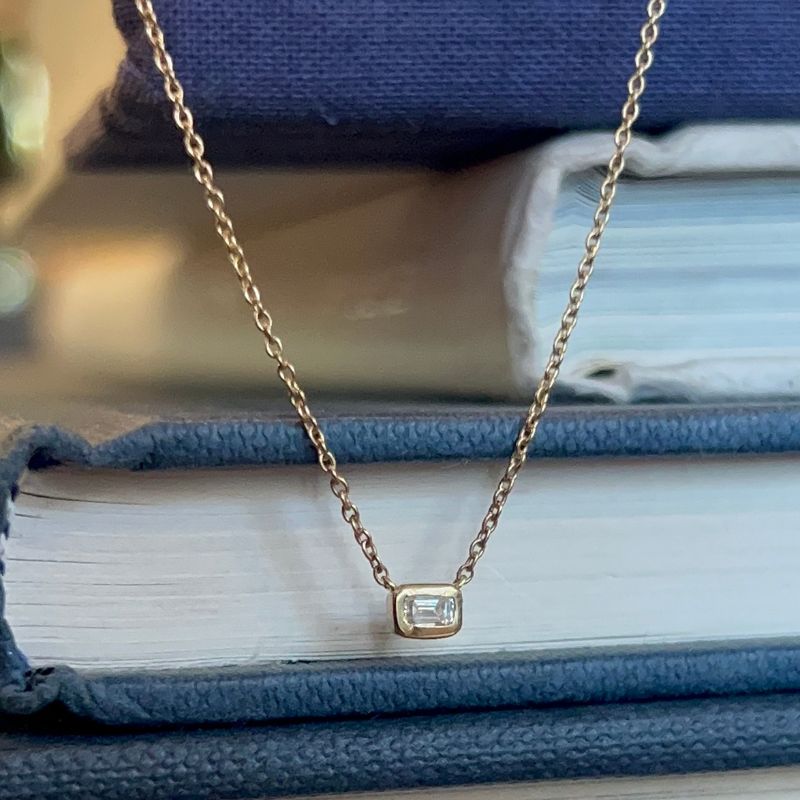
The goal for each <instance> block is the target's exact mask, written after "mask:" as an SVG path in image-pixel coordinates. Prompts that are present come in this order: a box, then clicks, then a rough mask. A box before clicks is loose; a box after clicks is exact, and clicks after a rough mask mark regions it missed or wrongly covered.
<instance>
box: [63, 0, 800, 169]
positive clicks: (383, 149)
mask: <svg viewBox="0 0 800 800" xmlns="http://www.w3.org/2000/svg"><path fill="white" fill-rule="evenodd" d="M155 7H156V11H157V13H158V15H159V18H160V20H161V22H162V24H163V27H164V29H165V31H166V39H167V44H168V46H169V49H170V51H171V53H172V55H173V57H174V61H175V65H176V68H177V70H178V74H179V77H180V79H181V80H182V81H183V83H184V85H185V87H186V92H187V99H188V102H189V104H190V106H191V107H192V110H193V111H194V112H196V115H197V118H198V121H199V124H200V129H201V131H202V133H203V136H204V137H205V138H206V140H207V143H208V145H209V152H211V153H212V154H213V155H214V160H215V162H216V163H220V164H221V163H238V164H241V163H248V164H281V163H282V164H298V163H318V164H319V163H324V164H329V163H331V162H340V163H341V162H367V163H398V162H403V163H413V164H428V165H435V166H448V165H453V164H454V163H458V164H460V163H465V162H468V161H475V160H478V159H480V158H485V157H489V156H494V155H497V154H499V153H503V152H509V151H511V150H516V149H520V148H523V147H526V146H529V145H530V144H532V143H534V142H536V141H538V140H541V139H542V138H543V137H545V136H549V135H552V134H553V133H556V132H560V131H565V130H577V129H592V128H613V127H615V126H616V123H617V118H618V114H619V107H620V104H621V102H622V99H623V94H624V91H623V90H624V86H625V81H626V80H627V76H628V74H629V72H630V68H631V66H632V59H633V55H634V52H635V50H636V46H637V43H638V37H639V28H640V26H641V25H642V24H643V22H644V19H645V2H644V0H584V1H583V2H580V3H577V2H573V1H572V0H538V1H537V2H535V3H531V2H528V0H506V1H505V2H503V3H494V4H492V3H485V2H482V1H481V0H437V2H435V3H431V2H430V0H406V2H405V3H404V4H403V9H402V13H398V11H397V7H396V6H395V5H393V4H391V3H385V2H364V0H346V2H337V3H328V4H326V3H302V2H301V3H297V2H294V1H293V0H275V1H274V2H270V3H263V2H259V0H156V2H155ZM114 11H115V14H116V17H117V22H118V25H119V28H120V30H121V31H122V33H123V36H124V37H125V39H126V42H127V44H128V55H127V58H126V59H125V61H124V63H123V64H122V66H121V68H120V71H119V75H118V80H117V84H116V86H115V88H114V89H113V91H112V92H111V93H110V94H108V95H107V96H106V97H105V98H104V99H103V102H102V104H101V107H100V114H99V121H98V120H95V123H96V124H97V123H98V122H99V124H97V127H96V128H95V129H93V130H87V129H86V128H84V129H83V131H82V132H79V135H78V136H77V137H76V141H75V142H74V143H73V145H72V149H73V151H74V152H75V153H76V158H77V160H78V161H80V162H82V163H83V164H84V165H87V166H88V165H93V166H103V165H110V164H120V163H129V164H131V163H137V164H141V163H144V162H151V163H152V162H159V161H171V162H178V163H182V160H183V153H182V150H181V147H180V142H179V137H178V136H177V135H175V132H174V131H173V130H170V125H169V114H168V109H167V107H166V106H165V104H164V100H163V94H162V88H161V85H160V80H159V78H158V76H157V75H156V73H155V71H154V69H153V67H152V64H151V57H150V52H149V48H148V45H147V42H146V40H145V38H144V35H143V33H142V28H141V23H140V21H139V19H138V17H137V15H136V11H135V8H134V4H133V2H132V0H114ZM799 29H800V5H799V4H797V3H795V2H789V1H787V0H760V2H758V3H754V2H752V0H728V2H727V3H726V4H725V10H724V13H722V12H721V9H720V4H719V2H717V0H691V2H676V3H673V4H672V5H670V7H669V10H668V12H667V14H666V17H665V19H664V23H663V26H662V34H661V37H660V39H659V42H658V45H657V47H656V60H655V65H654V67H653V69H652V72H651V74H650V75H649V76H648V92H647V96H646V98H645V101H644V113H643V114H642V118H641V120H640V122H639V123H638V126H639V127H640V128H641V130H650V131H661V130H664V129H666V128H670V127H673V126H675V125H681V124H686V123H688V122H702V121H719V120H728V119H781V118H783V119H792V118H797V117H800V95H798V92H797V91H796V87H797V86H798V85H799V84H800V65H799V64H798V62H797V59H796V58H794V51H795V37H796V31H797V30H799ZM159 123H161V124H159Z"/></svg>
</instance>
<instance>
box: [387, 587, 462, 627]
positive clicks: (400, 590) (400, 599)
mask: <svg viewBox="0 0 800 800" xmlns="http://www.w3.org/2000/svg"><path fill="white" fill-rule="evenodd" d="M391 604H392V615H393V618H394V629H395V633H398V634H400V635H401V636H406V637H408V638H410V639H442V638H444V637H446V636H452V635H453V634H455V633H458V631H459V629H460V628H461V591H460V590H459V589H457V588H456V587H455V586H453V585H452V584H449V583H445V584H405V585H403V586H398V587H396V588H395V590H394V591H393V592H392V597H391Z"/></svg>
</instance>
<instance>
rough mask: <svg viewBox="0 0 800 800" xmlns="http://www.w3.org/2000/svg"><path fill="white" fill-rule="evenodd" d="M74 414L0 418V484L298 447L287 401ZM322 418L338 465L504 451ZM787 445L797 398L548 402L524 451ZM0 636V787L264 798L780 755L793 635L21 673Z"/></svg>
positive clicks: (791, 740)
mask: <svg viewBox="0 0 800 800" xmlns="http://www.w3.org/2000/svg"><path fill="white" fill-rule="evenodd" d="M83 416H84V423H83V424H77V423H75V422H74V421H71V422H68V423H67V424H65V422H64V418H60V420H59V419H53V424H41V423H40V424H29V423H26V422H24V421H21V420H7V421H4V423H3V428H4V430H5V439H4V445H3V453H2V459H1V460H0V493H2V495H3V497H4V499H5V500H8V499H10V498H11V497H12V495H13V493H14V492H15V486H16V484H17V482H18V481H19V479H20V477H21V475H22V472H23V470H25V469H26V468H30V469H47V468H48V467H49V466H51V465H54V464H62V463H63V464H73V465H76V466H94V467H99V466H102V467H109V468H118V469H127V470H130V469H151V470H158V469H164V468H187V469H189V468H194V467H211V466H232V465H241V464H274V463H283V464H294V463H305V462H311V461H313V451H312V450H311V448H310V447H309V445H308V443H307V442H306V441H305V439H304V437H303V434H302V431H301V430H300V428H299V426H298V425H297V424H296V422H295V421H294V420H293V419H292V418H291V417H290V416H289V415H285V416H277V417H276V416H273V415H269V414H260V415H259V414H232V415H221V414H219V415H213V414H208V415H204V416H197V415H196V416H194V417H191V418H186V417H183V418H181V417H177V416H176V417H173V418H164V417H163V416H154V417H153V418H152V419H147V418H144V417H143V416H142V415H136V416H135V417H128V416H126V415H122V414H115V415H110V416H108V417H106V418H105V420H104V418H103V415H101V414H87V413H86V411H85V410H84V412H83ZM321 418H322V420H323V425H324V428H325V430H326V434H327V435H328V437H329V440H330V442H331V444H332V446H333V447H334V449H335V450H336V451H337V453H339V455H340V459H341V461H342V462H370V461H398V460H421V459H437V460H438V459H472V458H496V457H503V456H504V455H505V454H506V453H507V451H508V447H509V442H510V441H511V440H512V435H513V432H514V430H515V428H516V426H517V425H518V423H519V411H518V410H515V409H503V408H500V409H498V408H484V409H481V408H472V409H466V410H462V411H447V410H442V409H435V408H434V409H431V410H428V411H420V412H414V411H406V412H404V413H390V412H376V413H361V414H357V415H341V414H329V415H324V416H322V415H321ZM86 419H91V422H90V423H89V424H86V422H85V420H86ZM56 423H58V424H56ZM798 450H800V407H799V406H797V405H796V404H794V405H786V404H783V405H774V406H759V407H740V406H728V407H717V408H702V407H681V406H662V407H651V408H644V407H643V408H629V409H614V408H597V407H591V408H590V407H585V408H558V407H556V408H554V409H552V413H551V414H549V416H548V418H547V419H546V421H545V422H544V423H543V426H542V430H541V437H540V438H539V439H538V440H537V443H536V453H535V455H536V456H538V457H541V456H551V457H575V458H577V457H584V456H591V455H607V456H613V455H615V454H618V455H629V456H630V455H659V456H666V455H671V454H697V455H705V454H723V453H724V454H739V453H741V454H752V453H788V452H793V451H794V452H796V451H798ZM7 524H8V520H6V521H5V523H4V525H5V526H6V531H7ZM0 641H1V643H2V650H0V709H1V710H2V717H1V718H2V722H3V733H2V734H0V798H2V799H3V800H5V799H6V798H8V799H9V800H10V798H37V800H48V799H49V798H61V799H62V800H63V798H76V799H77V798H87V797H92V798H103V800H105V799H106V798H108V800H111V799H112V798H114V799H115V800H122V798H145V797H146V798H172V797H191V798H208V800H211V799H212V798H217V799H218V798H250V797H279V796H286V795H290V794H312V793H322V792H334V791H350V790H364V791H366V790H378V789H390V788H401V787H420V786H433V785H442V786H444V785H454V784H468V783H477V782H494V781H517V780H534V779H543V778H557V777H578V776H581V777H586V776H602V775H642V774H660V773H675V772H691V771H704V770H724V769H739V768H745V767H761V766H774V765H784V764H797V763H800V694H799V693H800V645H798V643H797V642H796V641H758V642H736V643H728V644H713V645H712V644H708V645H697V644H696V645H692V646H686V645H681V646H677V645H674V646H658V647H650V648H617V649H596V648H591V649H582V650H566V651H565V650H559V651H544V652H542V651H539V652H537V653H513V654H495V655H493V654H481V655H473V656H463V655H462V656H451V657H423V658H412V659H409V658H383V659H367V660H363V659H362V660H356V661H325V662H294V663H270V664H264V665H261V666H249V667H230V668H224V669H217V670H201V669H197V670H175V669H173V670H160V671H148V672H146V673H144V672H135V671H132V672H131V671H129V672H124V671H123V672H118V671H115V672H97V671H94V672H82V671H80V670H76V669H73V668H71V667H70V666H69V665H59V664H53V665H45V666H40V667H37V668H32V667H31V666H30V665H29V664H28V661H27V659H26V657H25V655H24V653H23V652H21V651H20V649H19V648H18V647H17V646H16V644H15V642H14V638H13V633H12V631H11V629H10V627H9V626H8V624H7V623H5V622H3V623H2V627H0Z"/></svg>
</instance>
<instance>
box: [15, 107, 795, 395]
mask: <svg viewBox="0 0 800 800" xmlns="http://www.w3.org/2000/svg"><path fill="white" fill-rule="evenodd" d="M610 143H611V138H610V134H602V133H592V134H581V135H572V136H567V137H564V138H561V139H557V140H554V141H552V142H550V143H548V144H546V145H543V146H542V147H540V148H538V149H534V150H532V151H530V152H529V153H526V154H522V155H518V156H513V157H509V158H506V159H501V160H499V161H497V162H495V163H492V164H487V165H484V166H481V167H476V168H473V169H470V170H466V171H463V172H460V173H458V174H448V175H438V176H437V175H434V174H429V175H424V174H419V173H409V174H406V175H403V174H400V173H396V174H392V173H388V172H387V173H385V174H378V175H374V176H369V177H370V178H371V181H369V180H367V179H366V177H365V179H364V181H363V182H359V180H358V177H357V176H355V175H341V176H339V177H338V178H336V179H334V178H332V177H331V176H329V175H328V173H325V172H321V173H314V174H308V175H305V176H304V180H303V181H300V182H298V183H297V184H294V183H291V182H287V181H286V179H285V176H283V177H282V176H280V175H277V176H269V175H266V176H253V175H250V176H247V177H246V178H245V177H243V176H238V177H236V178H235V179H232V184H231V185H232V187H233V188H232V192H231V194H232V196H233V197H238V198H239V200H240V201H241V199H242V197H244V198H245V200H246V201H247V202H245V205H244V206H243V208H246V209H247V213H245V214H244V219H243V224H242V230H241V231H240V235H241V237H242V239H243V241H244V242H245V245H246V247H247V250H248V253H249V257H250V261H251V263H252V264H253V269H254V271H255V274H256V276H257V278H258V280H259V281H260V283H261V284H262V286H263V290H264V292H265V293H266V296H267V297H268V300H269V303H268V304H269V306H270V308H271V310H272V311H273V314H274V316H275V320H276V327H277V329H278V330H279V331H280V333H281V336H282V337H283V339H284V340H285V341H286V342H287V347H289V348H290V351H291V354H292V357H293V359H294V360H295V361H296V362H297V363H298V364H299V365H300V366H301V367H302V369H303V376H304V380H305V381H306V383H307V384H308V385H309V386H310V387H313V388H314V390H315V391H317V392H320V391H328V392H337V393H341V394H345V395H349V396H361V395H363V394H365V393H368V394H371V395H384V396H386V395H396V394H398V393H400V394H404V395H406V396H439V397H441V396H446V397H449V398H454V399H459V398H495V399H509V398H511V399H516V400H520V399H522V398H527V397H529V396H530V394H531V392H532V391H533V388H534V387H535V385H536V382H537V380H538V378H539V376H540V374H541V370H542V368H543V363H544V360H545V358H546V355H547V353H548V352H549V347H550V343H551V341H552V336H553V335H554V332H555V330H556V327H557V323H558V319H559V316H560V314H561V313H562V311H563V306H564V303H565V302H566V295H567V288H568V286H569V284H570V281H571V280H572V279H573V277H574V274H575V269H576V264H577V262H578V260H579V258H580V255H581V248H582V243H583V239H584V236H585V231H587V230H588V229H589V227H590V224H591V216H592V213H593V205H594V202H595V197H596V195H597V192H598V185H599V181H600V173H599V171H598V168H599V166H600V165H601V164H602V163H603V162H604V161H605V160H606V159H607V157H608V154H609V152H610ZM798 152H800V126H797V125H796V124H791V123H787V124H783V125H780V124H772V125H766V124H765V125H746V124H738V125H734V124H731V125H723V126H705V127H693V128H687V129H685V130H682V131H680V132H676V133H673V134H670V135H668V136H664V137H659V138H655V139H645V138H637V139H634V141H633V143H632V145H631V149H630V152H629V158H628V165H629V171H628V172H627V177H625V178H623V181H622V183H621V185H620V188H619V191H618V194H617V199H616V204H615V208H614V222H613V225H610V226H609V229H608V231H607V235H606V238H605V240H604V244H603V250H602V252H601V254H600V257H599V260H598V263H597V269H596V271H595V274H594V276H593V278H592V285H591V287H590V291H589V293H588V295H587V298H586V313H585V314H584V315H582V317H581V322H580V324H579V325H578V327H577V329H576V331H575V335H574V338H573V339H572V341H571V344H570V357H569V359H568V360H567V361H566V363H565V365H564V369H563V371H562V375H561V379H560V383H559V387H560V391H561V392H562V395H563V396H571V397H578V398H591V399H601V400H603V401H606V402H609V401H610V402H637V401H642V400H648V401H662V400H667V401H690V402H710V403H717V402H733V401H746V400H749V401H762V400H765V401H768V400H774V399H779V398H788V399H791V398H796V397H797V386H798V385H800V383H798V375H799V373H798V370H800V366H799V364H800V358H799V356H800V338H799V337H800V320H799V319H798V312H797V309H796V308H795V307H794V306H793V305H792V303H791V302H790V299H789V298H791V297H792V296H794V294H795V293H796V291H795V289H800V287H797V286H796V285H795V284H796V283H797V281H799V280H800V277H798V272H797V270H796V269H794V261H793V258H794V255H793V254H794V252H795V251H796V248H797V245H798V244H800V221H799V220H800V161H798V158H797V153H798ZM223 185H224V186H225V184H223ZM295 185H296V186H297V188H296V189H295V191H294V195H293V199H292V198H291V197H290V200H291V202H290V208H289V209H288V210H285V211H284V212H283V216H282V217H281V216H280V215H278V217H277V218H276V207H275V204H274V203H273V201H271V200H269V199H268V198H267V199H262V200H260V201H259V199H258V197H259V194H260V192H261V190H260V189H259V187H260V186H263V187H265V188H266V189H269V187H271V186H272V187H274V190H275V191H277V192H279V193H281V192H282V193H283V195H291V193H290V192H289V191H288V188H287V187H289V186H295ZM178 187H181V188H178ZM195 190H196V187H195V186H193V185H192V182H191V179H190V177H189V176H188V175H183V174H171V175H166V176H165V175H162V176H154V175H139V176H136V177H132V178H129V177H128V176H127V175H90V176H86V175H84V176H72V177H70V179H69V180H68V181H66V182H65V184H64V185H63V187H62V188H61V190H59V191H58V192H55V193H54V194H53V195H52V196H51V197H50V199H49V200H48V202H47V203H46V204H44V205H43V206H42V207H41V208H40V209H39V211H38V213H37V215H34V217H33V218H31V220H30V221H29V226H28V229H27V233H26V241H27V242H28V243H29V248H30V250H31V253H32V255H33V257H34V259H35V261H36V262H37V263H38V264H39V265H40V268H41V271H42V273H43V275H44V276H45V291H44V292H42V296H41V298H40V300H39V313H40V314H41V317H42V319H45V320H46V321H47V325H46V326H42V328H41V330H46V331H48V333H47V334H46V335H43V336H42V342H41V346H42V349H43V350H44V351H45V352H47V353H49V354H50V356H51V357H52V358H53V359H54V360H56V361H68V362H69V363H71V364H73V365H75V369H82V370H83V371H86V372H89V373H90V374H95V375H96V374H98V373H99V374H102V375H103V376H105V377H106V378H107V379H112V378H114V377H115V376H116V377H119V374H120V373H124V378H125V380H127V381H131V380H132V379H138V380H139V381H140V382H142V383H145V382H149V381H152V380H164V379H166V378H169V380H172V381H174V382H176V383H177V382H181V381H182V382H184V383H186V382H192V383H194V384H197V385H216V386H220V385H224V386H228V385H231V384H233V385H236V386H237V387H239V388H240V389H247V388H252V387H254V386H258V387H261V386H262V385H263V381H264V378H263V372H262V370H261V369H259V368H258V367H257V365H258V363H259V359H260V358H263V356H262V354H261V349H260V344H259V341H258V337H257V336H255V335H254V334H253V331H252V328H251V325H250V321H249V318H248V316H247V314H245V313H243V312H242V308H241V299H240V298H239V296H238V295H237V292H236V286H235V282H234V281H233V279H232V278H231V275H230V274H229V270H228V269H227V268H226V264H225V261H224V256H223V253H222V249H221V247H220V246H219V243H218V242H217V241H216V240H215V238H214V236H213V232H212V231H211V230H210V228H209V222H208V219H207V214H206V209H205V208H204V207H203V205H202V203H201V202H200V198H199V197H193V194H192V193H193V192H194V191H195ZM237 191H238V192H240V193H239V194H237ZM154 192H155V193H157V194H159V195H160V196H162V197H163V198H164V201H163V203H164V206H166V207H167V209H168V210H167V211H164V210H162V209H163V206H162V204H156V205H155V206H154V204H153V203H152V201H151V197H152V195H153V193H154ZM109 196H116V197H120V198H121V199H120V203H119V204H117V203H109V202H108V197H109ZM193 201H196V202H193ZM257 209H260V211H257ZM290 211H291V213H289V212H290ZM159 215H161V216H162V217H163V219H162V220H160V221H159V219H158V217H159ZM100 224H103V225H104V228H105V233H104V236H103V237H102V238H98V236H97V234H96V228H97V226H98V225H100ZM76 225H77V226H78V227H77V228H76ZM111 274H113V275H114V280H113V281H107V280H104V278H105V277H106V276H107V275H111ZM123 286H124V287H125V290H124V291H121V287H123ZM444 307H446V308H447V313H446V314H443V313H442V308H444ZM767 321H768V324H767ZM323 338H324V341H325V343H326V344H325V348H320V346H319V342H320V341H321V340H322V339H323Z"/></svg>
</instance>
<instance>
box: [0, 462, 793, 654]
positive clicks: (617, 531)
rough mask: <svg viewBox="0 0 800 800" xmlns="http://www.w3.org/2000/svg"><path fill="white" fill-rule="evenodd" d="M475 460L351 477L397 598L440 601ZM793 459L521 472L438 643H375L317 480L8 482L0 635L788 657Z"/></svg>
mask: <svg viewBox="0 0 800 800" xmlns="http://www.w3.org/2000/svg"><path fill="white" fill-rule="evenodd" d="M502 466H503V465H502V463H501V462H500V461H496V460H488V461H485V462H484V461H480V462H469V463H462V462H457V463H455V464H453V463H450V462H435V463H422V464H420V463H402V464H364V465H351V466H350V468H349V469H348V470H347V476H348V481H349V482H350V484H351V486H352V490H353V494H354V496H355V497H356V498H357V500H358V503H359V507H360V508H361V511H362V513H363V515H364V519H365V521H366V523H367V525H368V526H369V527H370V529H371V530H372V531H373V532H374V533H375V535H376V536H377V539H378V544H379V548H380V552H381V555H382V557H383V559H384V560H385V561H386V562H387V563H388V564H389V566H390V570H391V572H392V575H393V576H395V579H396V580H397V581H399V582H400V583H415V582H416V583H425V582H431V581H433V582H435V581H441V580H443V579H448V578H449V577H450V576H451V573H452V572H453V571H454V568H455V565H457V564H458V563H459V562H460V560H463V557H464V553H465V552H466V548H467V545H468V543H469V540H470V539H471V537H472V535H474V530H473V529H474V528H475V526H476V524H477V521H479V520H480V519H481V517H482V515H483V513H484V511H485V508H484V506H485V505H486V504H487V502H488V501H487V497H490V496H491V491H492V485H493V483H495V482H496V480H497V478H498V476H499V475H500V473H501V472H502ZM797 468H798V459H797V458H796V457H795V456H792V455H776V456H764V455H759V456H755V455H754V456H751V457H749V458H745V457H742V456H724V457H718V458H710V457H708V458H705V459H703V460H701V461H698V460H697V459H696V458H695V457H693V456H685V457H677V456H676V457H672V458H670V459H666V460H664V459H652V458H650V459H642V458H637V459H624V458H622V459H621V458H618V457H617V458H614V457H612V458H600V459H596V458H595V459H578V460H573V459H568V460H564V459H559V460H555V461H550V460H548V461H545V462H540V463H537V464H534V465H532V466H531V467H530V468H529V469H528V470H526V471H525V472H524V473H523V474H522V475H521V476H520V479H519V481H518V484H517V486H516V488H515V492H514V498H513V501H512V502H510V503H509V506H508V508H507V509H506V511H505V513H504V515H503V525H502V534H498V536H497V537H495V538H494V539H493V541H492V547H491V552H489V553H487V555H486V556H485V557H484V559H483V560H482V561H481V570H480V572H481V574H480V576H479V579H476V580H475V581H474V583H473V584H472V585H471V586H470V590H469V592H468V594H467V597H466V605H465V611H464V613H465V624H464V627H463V629H462V631H461V632H460V633H459V635H458V636H455V637H453V638H450V639H442V640H437V641H431V642H420V641H412V640H405V639H402V638H400V637H398V636H396V635H395V634H394V633H393V631H392V629H391V625H390V620H389V618H388V615H387V613H386V608H385V606H386V598H385V596H384V592H383V591H381V590H380V589H378V588H377V587H375V586H374V585H373V582H372V578H371V575H370V572H369V569H368V568H366V566H365V564H363V563H362V557H361V554H360V553H359V551H358V549H357V548H356V547H354V546H353V544H352V533H351V532H350V530H349V529H348V528H347V526H345V525H342V524H341V521H340V519H339V510H338V506H337V504H336V502H335V501H334V500H333V499H332V498H330V497H329V496H328V493H327V484H326V481H325V480H324V476H322V475H321V474H320V473H319V470H318V468H317V467H316V465H308V466H286V467H280V466H274V467H272V468H270V469H254V468H246V469H241V468H239V469H237V468H229V469H226V470H223V471H220V470H192V471H188V472H187V471H185V470H170V471H160V472H153V471H148V472H137V473H129V472H125V471H120V470H109V469H92V468H88V469H85V468H84V469H76V468H74V467H70V466H65V467H60V468H51V469H46V470H43V471H41V472H38V471H37V472H33V473H30V474H28V475H27V476H25V477H24V478H23V480H22V481H21V483H20V490H19V494H18V495H17V499H16V502H15V509H16V515H15V517H14V518H13V521H12V525H11V530H10V538H9V540H8V542H7V545H6V554H5V563H6V580H5V587H6V617H7V619H8V621H9V623H10V624H11V626H12V628H13V629H14V630H15V632H16V638H17V641H18V644H19V645H20V647H22V649H23V650H24V651H25V653H26V654H27V656H28V657H29V659H30V660H31V663H33V664H35V665H48V664H53V663H67V664H70V665H72V666H73V667H79V668H85V669H103V670H114V669H117V670H118V669H153V668H175V667H181V668H222V667H227V666H231V665H246V664H263V663H266V662H272V661H296V660H307V659H319V658H359V657H361V658H374V657H376V656H378V655H382V656H392V655H398V656H414V655H417V656H419V655H431V654H435V655H439V654H452V653H459V654H463V653H480V652H501V651H525V652H530V651H532V650H537V649H542V650H547V649H563V648H565V647H603V646H605V647H611V646H615V645H625V646H632V645H648V644H653V645H654V644H667V643H669V644H674V643H684V644H685V643H692V642H711V641H728V642H730V641H736V640H745V641H749V640H753V639H757V638H760V637H761V638H785V637H795V636H798V635H800V621H798V619H797V615H796V613H795V610H794V603H793V597H794V584H795V580H794V578H795V576H796V575H797V574H798V572H800V541H798V539H797V535H796V529H797V521H798V512H797V509H796V507H795V503H794V499H793V498H794V493H793V486H794V481H795V476H796V471H797Z"/></svg>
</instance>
